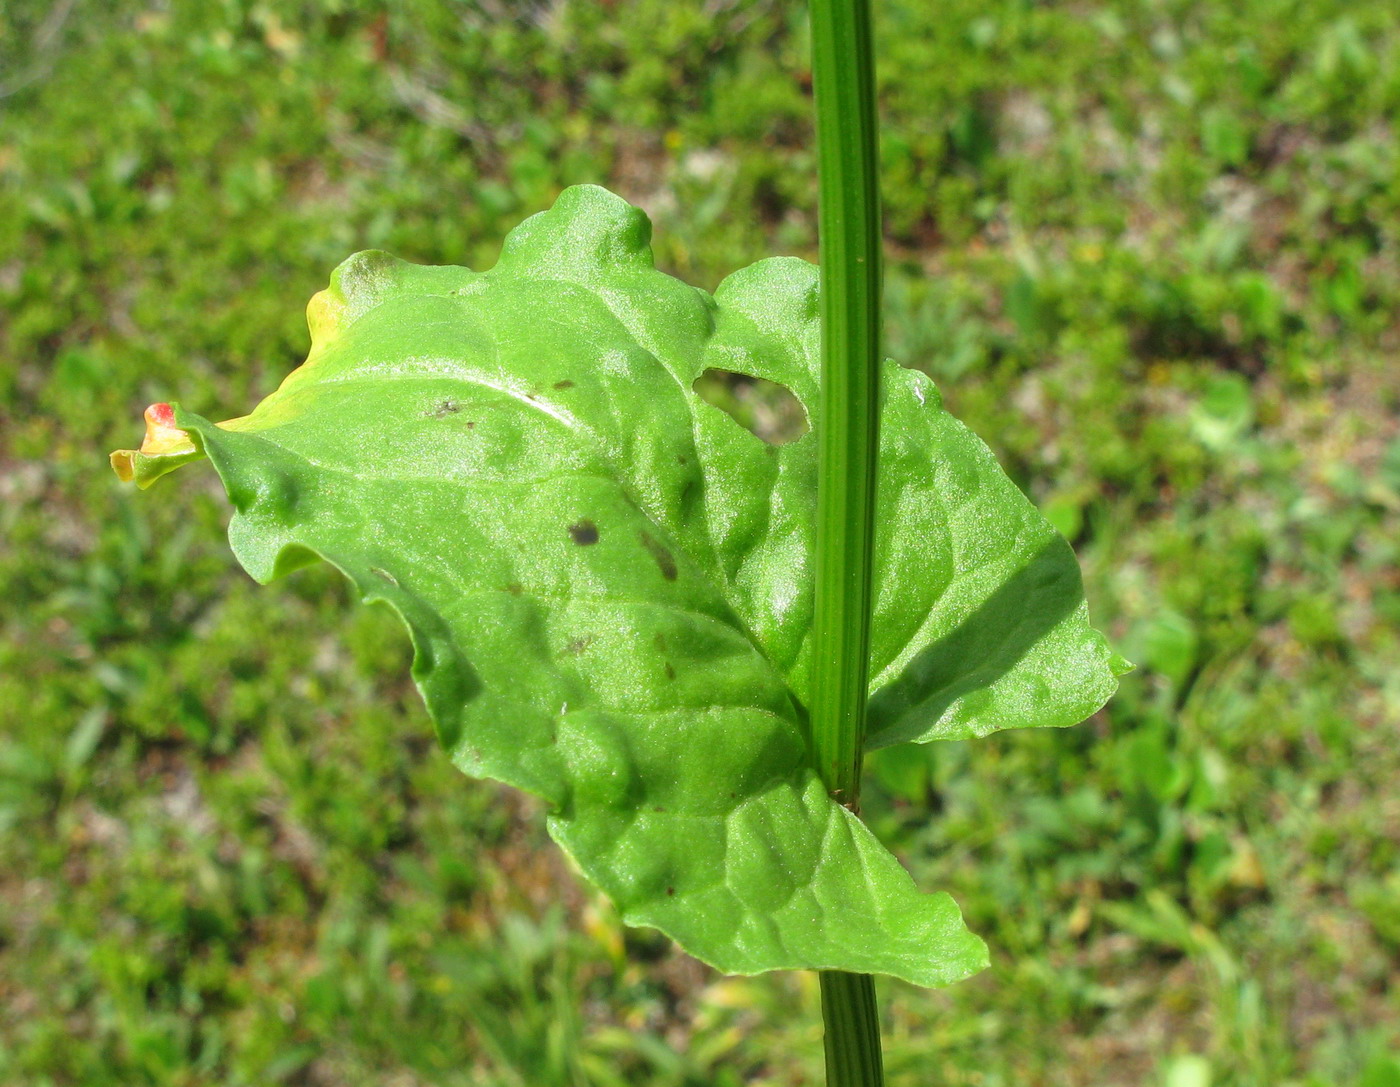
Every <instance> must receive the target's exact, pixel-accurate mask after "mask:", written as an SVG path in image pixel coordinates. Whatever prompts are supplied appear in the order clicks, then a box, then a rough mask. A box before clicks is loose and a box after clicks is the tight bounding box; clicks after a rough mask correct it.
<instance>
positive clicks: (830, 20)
mask: <svg viewBox="0 0 1400 1087" xmlns="http://www.w3.org/2000/svg"><path fill="white" fill-rule="evenodd" d="M811 17H812V81H813V86H814V89H815V94H816V106H817V161H818V175H819V192H820V201H821V202H820V210H819V219H818V222H819V229H820V241H821V284H822V292H821V300H822V301H821V305H822V310H821V323H822V394H821V416H820V422H819V427H818V436H817V440H818V450H819V454H818V455H819V460H818V470H817V471H818V474H817V540H816V562H815V565H816V570H815V573H816V608H815V614H814V617H813V628H812V641H813V657H812V660H813V682H812V705H811V713H812V717H811V720H812V744H813V752H814V755H815V758H816V760H817V767H818V770H819V772H820V773H821V775H822V779H823V780H824V781H825V782H826V786H827V788H828V789H829V790H830V791H831V795H832V796H833V797H835V798H836V799H837V800H838V801H840V802H841V803H842V804H844V805H845V806H846V807H848V808H849V809H850V810H851V811H853V812H856V811H859V802H860V770H861V751H862V748H863V746H864V742H865V702H866V687H867V683H868V671H869V658H870V609H871V566H872V560H873V558H874V524H875V479H876V475H875V467H876V455H877V451H878V449H879V424H880V418H879V409H880V370H879V361H880V271H881V269H880V193H879V177H878V173H877V170H876V129H875V87H874V59H873V52H872V50H871V43H870V10H869V4H868V0H811ZM821 990H822V1017H823V1019H824V1021H825V1024H826V1074H827V1084H828V1087H880V1085H882V1084H883V1083H884V1071H883V1066H882V1062H881V1057H880V1020H879V1014H878V1012H877V1010H876V1007H875V987H874V981H873V979H871V978H870V977H869V976H868V975H863V974H845V973H839V972H834V971H824V972H823V973H822V975H821Z"/></svg>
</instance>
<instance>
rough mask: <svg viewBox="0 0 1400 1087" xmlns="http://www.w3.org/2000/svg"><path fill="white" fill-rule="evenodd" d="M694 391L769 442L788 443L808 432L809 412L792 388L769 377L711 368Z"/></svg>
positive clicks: (696, 380) (702, 376) (696, 384)
mask: <svg viewBox="0 0 1400 1087" xmlns="http://www.w3.org/2000/svg"><path fill="white" fill-rule="evenodd" d="M694 388H695V392H696V394H697V395H698V396H699V397H700V398H701V399H702V400H704V401H705V402H706V403H709V404H713V405H714V406H715V407H717V408H719V410H720V411H722V412H724V413H725V414H726V415H728V416H729V417H730V418H732V419H733V420H734V421H735V422H736V423H738V424H739V425H740V426H741V427H743V428H744V429H745V430H747V431H748V432H749V433H750V434H753V435H755V436H756V437H759V438H762V439H763V440H764V441H765V442H767V443H768V444H769V445H787V444H788V442H795V441H797V439H798V438H800V437H802V435H804V434H806V433H807V430H808V426H807V413H806V411H804V410H803V408H802V401H800V400H798V399H797V397H796V396H794V395H793V394H792V391H791V390H790V389H787V388H785V387H784V386H782V385H779V384H778V383H777V382H776V381H769V380H767V379H766V378H761V377H751V376H750V375H748V374H736V373H734V372H733V371H732V370H716V369H714V368H711V369H709V370H706V371H705V372H704V373H703V374H701V375H700V376H699V377H697V378H696V379H695V386H694Z"/></svg>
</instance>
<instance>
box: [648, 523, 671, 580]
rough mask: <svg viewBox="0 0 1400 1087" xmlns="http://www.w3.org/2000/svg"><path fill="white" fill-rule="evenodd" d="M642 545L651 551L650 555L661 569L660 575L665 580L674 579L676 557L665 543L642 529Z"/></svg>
mask: <svg viewBox="0 0 1400 1087" xmlns="http://www.w3.org/2000/svg"><path fill="white" fill-rule="evenodd" d="M641 538H642V546H643V547H645V548H646V549H647V550H648V551H650V552H651V557H652V558H654V559H655V560H656V565H657V566H658V567H659V568H660V570H661V576H662V577H664V578H665V579H666V580H667V581H675V580H676V558H675V556H674V555H672V554H671V552H670V551H669V550H668V549H667V547H666V546H665V544H663V543H661V542H660V541H658V540H656V539H655V538H654V537H653V536H652V534H651V533H650V532H648V531H647V530H646V529H642V532H641Z"/></svg>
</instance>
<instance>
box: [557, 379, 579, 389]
mask: <svg viewBox="0 0 1400 1087" xmlns="http://www.w3.org/2000/svg"><path fill="white" fill-rule="evenodd" d="M554 387H555V388H556V389H572V388H573V387H574V383H573V382H572V381H570V380H569V379H568V378H565V379H564V380H563V381H556V382H555V383H554Z"/></svg>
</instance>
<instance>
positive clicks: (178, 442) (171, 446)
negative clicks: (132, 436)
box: [109, 404, 199, 490]
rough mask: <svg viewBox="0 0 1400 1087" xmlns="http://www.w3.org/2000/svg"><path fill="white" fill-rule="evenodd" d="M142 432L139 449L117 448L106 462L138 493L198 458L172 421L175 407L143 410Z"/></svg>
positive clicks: (185, 433)
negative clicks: (173, 470)
mask: <svg viewBox="0 0 1400 1087" xmlns="http://www.w3.org/2000/svg"><path fill="white" fill-rule="evenodd" d="M145 419H146V433H145V436H144V437H143V438H142V439H141V447H140V448H139V449H118V450H117V451H116V452H114V453H112V454H111V456H110V457H109V460H110V461H111V464H112V470H113V471H114V472H116V474H117V478H118V479H120V480H121V481H122V482H123V483H132V482H134V483H135V484H136V485H137V486H138V487H140V488H141V489H142V490H145V489H146V488H147V487H149V486H150V485H151V484H152V483H154V482H155V481H156V480H158V479H159V478H160V477H161V476H163V475H165V474H166V473H167V472H169V471H171V470H172V469H175V468H178V467H179V466H180V465H182V464H184V463H185V462H186V461H190V460H193V459H194V458H196V457H198V456H199V447H198V446H196V445H195V443H194V441H193V439H192V438H191V437H190V435H189V432H188V431H187V430H184V429H182V428H181V427H180V426H178V425H177V424H176V422H175V405H173V404H152V405H151V406H150V407H148V408H147V409H146V414H145Z"/></svg>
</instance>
